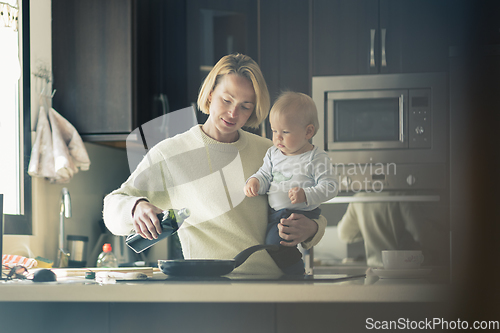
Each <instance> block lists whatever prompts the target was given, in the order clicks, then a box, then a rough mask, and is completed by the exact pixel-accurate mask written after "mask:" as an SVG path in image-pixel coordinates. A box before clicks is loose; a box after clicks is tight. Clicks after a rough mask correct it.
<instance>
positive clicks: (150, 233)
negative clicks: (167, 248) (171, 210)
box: [132, 200, 162, 240]
mask: <svg viewBox="0 0 500 333" xmlns="http://www.w3.org/2000/svg"><path fill="white" fill-rule="evenodd" d="M161 212H162V210H161V209H160V208H158V207H156V206H155V205H152V204H150V203H149V202H148V201H145V200H141V201H139V202H138V203H137V204H136V205H135V209H134V212H133V213H132V214H133V215H132V220H133V222H134V230H135V232H136V233H138V234H139V235H141V236H142V237H144V238H147V239H150V240H151V239H156V238H158V235H159V234H161V224H160V220H159V219H158V216H157V215H158V214H160V213H161Z"/></svg>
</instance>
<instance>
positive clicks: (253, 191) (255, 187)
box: [243, 177, 260, 198]
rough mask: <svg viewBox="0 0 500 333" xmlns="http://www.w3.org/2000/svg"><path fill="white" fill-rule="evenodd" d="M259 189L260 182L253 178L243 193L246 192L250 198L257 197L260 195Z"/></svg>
mask: <svg viewBox="0 0 500 333" xmlns="http://www.w3.org/2000/svg"><path fill="white" fill-rule="evenodd" d="M259 187H260V184H259V180H258V179H257V178H253V177H252V178H250V179H249V180H248V181H247V183H246V184H245V188H244V189H243V191H245V195H246V196H247V197H249V198H251V197H256V196H257V195H259Z"/></svg>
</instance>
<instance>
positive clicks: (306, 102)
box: [270, 91, 319, 136]
mask: <svg viewBox="0 0 500 333" xmlns="http://www.w3.org/2000/svg"><path fill="white" fill-rule="evenodd" d="M291 112H297V113H298V114H300V115H302V116H303V120H304V122H305V125H304V126H308V125H313V126H314V134H313V136H314V135H316V133H317V132H318V130H319V120H318V110H317V109H316V104H315V103H314V101H313V99H312V98H311V97H309V96H308V95H306V94H303V93H299V92H293V91H285V92H282V93H281V94H280V95H279V96H278V99H277V100H276V102H274V105H273V107H272V108H271V112H270V114H271V115H276V116H279V115H282V114H289V113H291Z"/></svg>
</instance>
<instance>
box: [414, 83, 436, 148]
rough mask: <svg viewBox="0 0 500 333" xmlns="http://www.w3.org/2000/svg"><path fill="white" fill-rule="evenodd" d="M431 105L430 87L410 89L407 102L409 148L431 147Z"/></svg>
mask: <svg viewBox="0 0 500 333" xmlns="http://www.w3.org/2000/svg"><path fill="white" fill-rule="evenodd" d="M431 105H432V103H431V90H430V89H410V91H409V103H408V132H409V133H408V146H409V148H431V142H432V138H431V133H432V118H431V116H432V112H431V111H432V110H431Z"/></svg>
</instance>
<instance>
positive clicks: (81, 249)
mask: <svg viewBox="0 0 500 333" xmlns="http://www.w3.org/2000/svg"><path fill="white" fill-rule="evenodd" d="M66 239H67V244H68V250H69V253H70V254H69V261H68V267H85V266H86V265H87V245H88V242H89V238H88V237H87V236H76V235H68V236H67V237H66Z"/></svg>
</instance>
